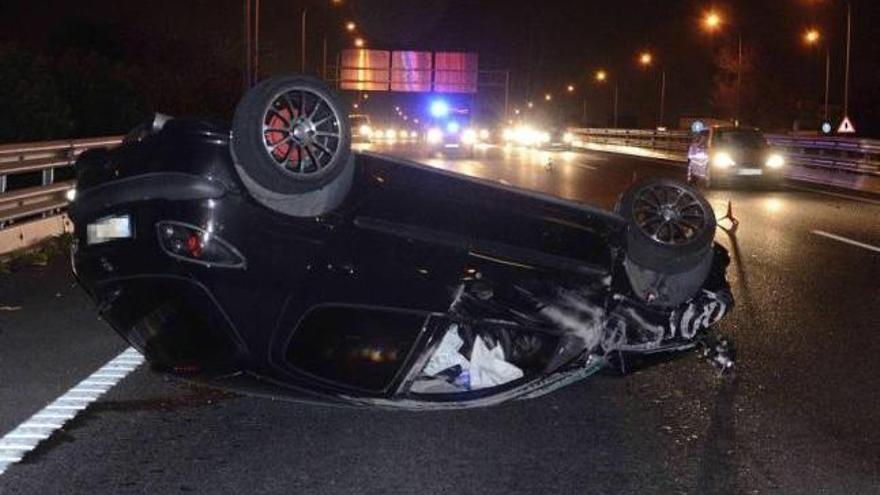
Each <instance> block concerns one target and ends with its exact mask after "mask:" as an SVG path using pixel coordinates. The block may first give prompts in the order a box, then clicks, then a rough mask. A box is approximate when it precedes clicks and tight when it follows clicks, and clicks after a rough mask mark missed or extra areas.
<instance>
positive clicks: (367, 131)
mask: <svg viewBox="0 0 880 495" xmlns="http://www.w3.org/2000/svg"><path fill="white" fill-rule="evenodd" d="M358 134H360V135H361V136H363V137H372V136H373V129H372V128H371V127H370V126H368V125H367V124H363V125H362V126H360V127H359V128H358Z"/></svg>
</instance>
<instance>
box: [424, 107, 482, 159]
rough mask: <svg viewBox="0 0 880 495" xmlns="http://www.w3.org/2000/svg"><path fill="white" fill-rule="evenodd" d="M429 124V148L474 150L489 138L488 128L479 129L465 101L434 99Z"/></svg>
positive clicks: (426, 136)
mask: <svg viewBox="0 0 880 495" xmlns="http://www.w3.org/2000/svg"><path fill="white" fill-rule="evenodd" d="M428 113H429V115H430V119H429V125H428V128H427V130H426V131H425V143H426V144H427V146H428V147H429V149H453V150H454V149H458V150H463V151H466V152H472V151H473V150H474V147H476V145H477V144H479V143H485V142H487V141H488V140H489V137H490V134H489V130H488V129H477V128H476V127H474V126H473V123H472V122H471V118H470V117H471V115H470V113H471V112H470V108H469V107H468V106H467V105H466V104H464V103H450V102H449V101H447V100H445V99H436V100H433V101H432V102H431V104H430V107H429V109H428Z"/></svg>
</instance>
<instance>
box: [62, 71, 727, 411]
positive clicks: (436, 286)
mask: <svg viewBox="0 0 880 495" xmlns="http://www.w3.org/2000/svg"><path fill="white" fill-rule="evenodd" d="M343 108H345V106H344V103H343V102H342V100H341V99H340V98H339V96H338V95H336V94H335V93H334V92H333V91H332V90H331V89H330V88H329V87H328V86H327V85H326V84H325V83H324V82H322V81H320V80H317V79H314V78H311V77H307V76H299V75H291V76H278V77H274V78H270V79H266V80H264V81H263V82H261V83H260V84H258V85H257V86H255V87H254V88H253V89H251V90H250V91H248V92H247V93H246V94H245V95H244V97H243V98H242V100H241V101H240V102H239V104H238V108H237V109H236V112H235V117H234V119H233V122H232V125H231V129H230V126H227V125H226V124H224V123H222V122H217V121H211V120H194V119H159V120H154V121H153V122H152V123H150V124H149V125H147V126H146V127H143V129H144V130H146V131H147V132H140V131H139V132H136V133H135V134H133V135H129V136H128V137H126V139H125V140H124V143H123V144H122V145H121V146H120V147H118V148H114V149H92V150H89V151H87V152H85V153H83V154H82V155H80V156H79V158H78V159H77V162H76V172H77V179H78V182H77V188H78V194H77V195H76V198H75V200H74V201H73V202H72V203H71V206H70V214H71V217H72V218H73V219H74V221H75V222H76V225H77V229H76V239H75V242H74V244H73V247H72V254H73V256H72V259H73V267H74V274H75V276H76V278H77V280H78V281H79V283H80V284H81V285H82V286H83V287H84V288H85V289H86V292H87V293H88V294H89V295H90V296H91V298H92V299H93V300H94V301H95V303H96V305H97V307H98V308H99V311H100V312H101V315H102V317H103V318H104V320H105V321H106V322H107V323H109V325H110V326H112V327H113V328H114V329H115V330H116V331H117V332H118V333H119V334H120V335H121V336H122V337H124V338H125V339H126V340H127V341H128V342H129V343H130V344H131V345H133V346H134V347H135V348H137V349H138V350H139V351H140V352H142V353H143V354H144V355H146V357H147V358H148V359H149V360H150V362H151V363H152V365H153V366H154V369H156V370H159V371H166V372H169V373H173V374H179V375H184V376H186V377H188V378H190V379H195V380H205V381H207V382H209V383H212V384H215V385H221V386H225V387H232V388H235V389H238V390H243V391H248V390H250V391H256V392H258V393H266V392H270V391H271V392H273V393H277V394H278V395H279V396H285V397H290V398H294V399H299V400H304V401H311V402H314V401H321V402H332V403H339V404H351V405H368V406H378V407H388V408H390V407H397V408H405V409H450V408H463V407H476V406H487V405H491V404H497V403H501V402H505V401H508V400H513V399H526V398H532V397H537V396H540V395H543V394H546V393H549V392H551V391H553V390H555V389H557V388H559V387H561V386H564V385H567V384H570V383H573V382H575V381H578V380H581V379H584V378H586V377H588V376H590V375H592V374H593V373H595V372H597V371H599V370H601V369H603V368H612V369H617V370H620V371H621V372H627V371H631V370H633V369H635V368H637V367H641V366H647V365H650V364H655V363H658V362H661V361H663V360H668V359H672V358H674V357H675V356H676V355H679V354H681V353H682V352H685V351H689V350H696V349H702V350H703V351H704V354H705V355H706V357H709V358H710V359H711V360H713V361H714V362H715V363H716V364H717V365H718V366H720V367H722V368H727V367H729V366H730V365H731V363H732V361H731V360H730V355H729V353H728V348H727V345H726V344H725V341H724V340H719V339H717V338H716V337H713V335H712V332H711V329H710V328H709V327H710V326H711V325H713V324H714V323H715V322H717V321H718V320H720V319H721V318H722V317H723V316H724V315H725V314H726V313H727V312H728V310H730V309H731V308H732V304H733V300H732V295H731V292H730V288H729V286H728V284H727V281H726V278H725V270H726V267H727V265H728V263H729V256H728V255H727V252H726V251H725V250H724V248H723V247H721V246H720V245H718V244H717V243H715V242H714V241H713V239H714V236H715V227H716V221H715V215H714V213H713V211H712V207H711V206H710V205H709V203H708V202H706V200H705V198H703V197H702V196H701V195H700V193H699V192H698V191H696V190H694V189H693V188H692V187H690V186H688V185H686V184H681V183H678V182H675V181H672V180H668V179H655V180H647V181H642V182H639V183H636V184H634V185H633V186H632V187H631V188H630V189H629V190H627V191H626V192H624V193H623V195H622V196H621V197H620V200H619V202H618V205H617V207H616V209H615V211H613V212H612V211H606V210H602V209H600V208H596V207H591V206H588V205H585V204H581V203H577V202H572V201H566V200H563V199H561V198H556V197H550V196H545V195H542V194H539V193H536V192H532V191H524V190H520V189H516V188H512V187H509V186H505V185H503V184H500V183H498V182H494V181H488V180H480V179H476V178H472V177H466V176H463V175H459V174H455V173H452V172H448V171H445V170H441V169H438V168H433V167H429V166H426V165H422V164H418V163H414V162H410V161H407V160H402V159H397V158H393V157H390V156H384V155H378V154H368V153H355V152H354V151H353V149H352V148H351V146H350V142H351V141H350V137H351V127H350V124H351V119H348V118H345V117H346V114H345V113H344V112H343V110H342V109H343ZM661 373H662V371H661ZM669 378H670V379H671V377H669Z"/></svg>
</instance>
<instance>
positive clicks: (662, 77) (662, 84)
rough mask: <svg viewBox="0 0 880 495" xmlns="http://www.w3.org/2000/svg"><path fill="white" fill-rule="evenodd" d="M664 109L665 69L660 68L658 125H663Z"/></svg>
mask: <svg viewBox="0 0 880 495" xmlns="http://www.w3.org/2000/svg"><path fill="white" fill-rule="evenodd" d="M665 110H666V69H665V68H664V69H660V127H662V126H663V116H664V111H665Z"/></svg>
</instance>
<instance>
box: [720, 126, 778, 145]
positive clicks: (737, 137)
mask: <svg viewBox="0 0 880 495" xmlns="http://www.w3.org/2000/svg"><path fill="white" fill-rule="evenodd" d="M715 144H717V145H718V146H729V147H732V148H752V149H754V148H763V147H764V146H766V145H767V140H766V139H765V138H764V134H762V133H761V132H760V131H755V130H747V129H742V130H739V129H738V130H730V131H726V130H723V131H718V133H717V134H716V136H715Z"/></svg>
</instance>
